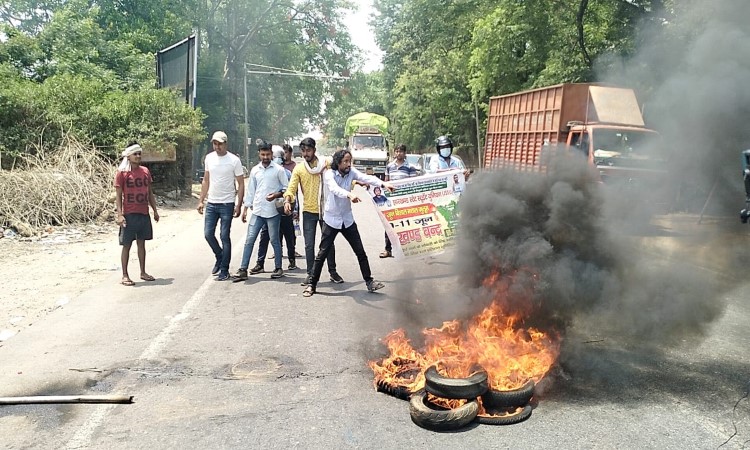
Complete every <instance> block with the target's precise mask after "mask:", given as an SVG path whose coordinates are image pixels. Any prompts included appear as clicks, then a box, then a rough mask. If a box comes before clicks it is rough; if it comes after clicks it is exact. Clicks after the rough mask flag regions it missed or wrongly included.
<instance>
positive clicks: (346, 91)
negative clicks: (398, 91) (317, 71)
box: [321, 72, 387, 146]
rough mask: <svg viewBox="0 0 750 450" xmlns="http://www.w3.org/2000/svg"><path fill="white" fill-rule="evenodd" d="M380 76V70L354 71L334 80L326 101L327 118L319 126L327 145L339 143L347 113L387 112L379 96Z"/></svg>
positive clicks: (380, 93)
mask: <svg viewBox="0 0 750 450" xmlns="http://www.w3.org/2000/svg"><path fill="white" fill-rule="evenodd" d="M384 98H385V92H384V89H383V77H382V74H381V73H380V72H372V73H355V74H354V75H353V76H352V78H351V79H350V80H346V81H342V82H339V83H337V84H336V85H335V86H334V88H333V89H331V98H330V99H329V100H328V101H327V102H326V107H325V111H326V117H327V120H326V122H325V123H324V125H323V126H322V127H321V129H322V130H323V132H324V133H325V135H326V136H327V138H328V144H329V145H336V146H343V145H344V143H345V141H346V139H345V137H344V125H345V123H346V119H347V117H349V116H351V115H354V114H356V113H359V112H363V111H367V112H371V113H375V114H380V115H382V116H387V114H386V111H385V107H384V104H383V100H384Z"/></svg>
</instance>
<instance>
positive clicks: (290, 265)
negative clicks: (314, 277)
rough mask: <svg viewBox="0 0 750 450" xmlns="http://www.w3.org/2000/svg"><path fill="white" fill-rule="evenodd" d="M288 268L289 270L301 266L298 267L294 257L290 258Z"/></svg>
mask: <svg viewBox="0 0 750 450" xmlns="http://www.w3.org/2000/svg"><path fill="white" fill-rule="evenodd" d="M287 269H289V270H295V269H299V267H297V264H295V261H294V260H293V259H290V260H289V267H287Z"/></svg>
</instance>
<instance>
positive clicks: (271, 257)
mask: <svg viewBox="0 0 750 450" xmlns="http://www.w3.org/2000/svg"><path fill="white" fill-rule="evenodd" d="M274 258H276V255H271V256H266V259H274Z"/></svg>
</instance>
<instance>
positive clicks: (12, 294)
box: [0, 198, 199, 346]
mask: <svg viewBox="0 0 750 450" xmlns="http://www.w3.org/2000/svg"><path fill="white" fill-rule="evenodd" d="M159 203H160V205H159V214H160V216H161V220H160V221H159V223H158V224H155V225H154V232H155V234H156V236H155V238H154V241H151V242H152V243H149V244H147V249H148V248H153V245H158V244H159V242H158V236H173V235H174V234H175V233H176V232H178V231H179V230H181V229H182V228H184V227H185V224H186V223H188V222H189V221H190V220H199V216H198V213H197V212H196V211H195V206H196V203H197V201H196V200H195V199H193V198H187V199H182V200H179V201H175V200H163V199H159ZM117 231H118V230H117V225H116V224H115V223H114V222H113V221H111V222H106V223H97V224H82V225H76V226H69V227H55V228H52V227H51V228H49V229H48V230H47V233H45V234H44V235H43V236H41V237H36V238H30V239H22V238H18V237H14V238H1V239H0V280H2V289H0V346H2V342H3V341H4V340H7V339H9V338H11V337H12V336H14V335H15V334H17V333H19V332H21V331H23V329H24V328H27V327H29V326H32V325H33V324H34V323H35V322H38V321H39V320H41V319H42V318H44V317H45V316H46V315H47V314H49V313H51V312H52V311H54V310H56V309H57V308H60V307H63V306H64V305H65V304H66V303H68V302H69V301H71V300H72V299H74V298H75V297H77V296H78V295H79V294H81V293H82V292H84V291H86V290H88V289H89V288H91V287H92V286H95V285H96V284H98V283H100V282H102V281H103V280H105V279H107V278H108V277H110V276H112V275H113V274H119V273H120V271H121V269H120V246H119V245H118V243H117ZM130 267H131V270H130V272H131V277H133V276H137V275H138V269H137V268H138V258H137V255H136V251H135V246H133V249H132V250H131V252H130ZM133 268H135V273H133ZM147 268H148V267H147ZM134 279H135V278H134Z"/></svg>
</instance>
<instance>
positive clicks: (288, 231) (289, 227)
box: [258, 214, 297, 267]
mask: <svg viewBox="0 0 750 450" xmlns="http://www.w3.org/2000/svg"><path fill="white" fill-rule="evenodd" d="M279 217H281V219H279V242H281V241H282V240H283V241H286V250H287V256H288V257H289V261H290V262H291V261H294V252H295V248H294V247H295V245H296V244H297V236H295V235H294V218H293V217H292V216H291V215H289V216H282V215H281V214H279ZM269 240H270V238H269V237H268V229H267V227H263V230H262V231H261V232H260V242H259V243H258V264H260V266H261V267H263V264H264V263H265V260H266V253H268V242H269ZM282 246H283V243H282Z"/></svg>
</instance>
